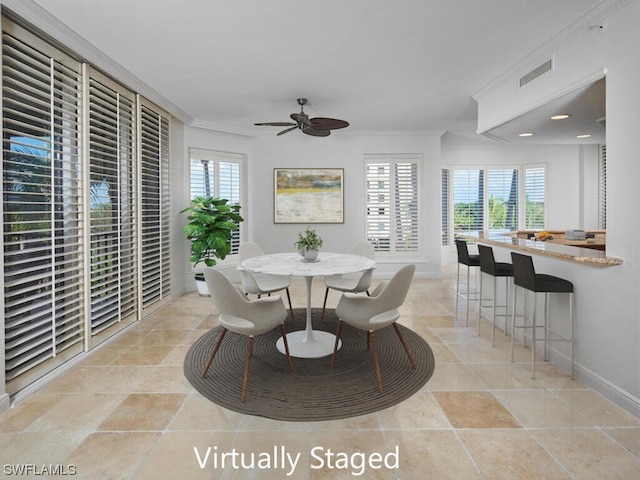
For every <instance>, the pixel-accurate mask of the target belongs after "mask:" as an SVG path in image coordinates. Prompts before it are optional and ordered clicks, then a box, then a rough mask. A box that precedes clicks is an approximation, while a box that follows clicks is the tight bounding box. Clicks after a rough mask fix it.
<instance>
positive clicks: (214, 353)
mask: <svg viewBox="0 0 640 480" xmlns="http://www.w3.org/2000/svg"><path fill="white" fill-rule="evenodd" d="M226 334H227V329H226V328H223V329H222V333H221V334H220V337H218V341H217V342H216V346H215V347H214V348H213V352H211V356H210V357H209V360H208V361H207V365H206V367H204V371H203V372H202V378H204V376H205V375H206V374H207V372H208V371H209V367H210V366H211V362H213V357H215V356H216V353H218V349H219V348H220V344H221V343H222V339H223V338H224V336H225V335H226Z"/></svg>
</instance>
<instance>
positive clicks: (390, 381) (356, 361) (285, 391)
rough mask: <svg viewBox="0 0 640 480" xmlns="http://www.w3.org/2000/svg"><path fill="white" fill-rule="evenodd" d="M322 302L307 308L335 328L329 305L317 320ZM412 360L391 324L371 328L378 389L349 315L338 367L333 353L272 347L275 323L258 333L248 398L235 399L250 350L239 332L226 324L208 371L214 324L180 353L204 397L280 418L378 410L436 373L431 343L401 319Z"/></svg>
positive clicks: (301, 314)
mask: <svg viewBox="0 0 640 480" xmlns="http://www.w3.org/2000/svg"><path fill="white" fill-rule="evenodd" d="M320 313H321V309H319V308H318V309H315V308H314V309H312V317H313V328H314V330H324V331H327V332H331V333H335V332H336V329H337V322H338V319H337V316H336V315H335V311H334V310H333V309H327V310H326V312H325V318H324V322H323V323H320ZM294 314H295V318H296V320H295V322H291V321H290V320H288V319H287V321H286V322H285V327H286V329H287V332H293V331H296V330H303V329H304V325H305V318H306V309H304V308H296V309H294ZM398 327H399V328H400V330H401V332H402V335H403V337H404V339H405V341H406V343H407V345H408V347H409V349H410V351H411V353H412V355H413V357H414V359H415V361H416V366H417V368H415V369H414V368H412V366H411V363H410V361H409V359H408V358H407V354H406V353H405V351H404V349H403V348H402V344H401V343H400V339H399V338H398V335H397V334H396V332H395V331H394V329H393V327H392V326H390V327H387V328H385V329H382V330H377V331H376V333H375V334H376V342H377V345H378V356H379V360H380V371H381V373H382V383H383V386H384V392H382V393H380V391H379V390H378V381H377V378H376V373H375V367H374V363H373V356H372V354H371V352H370V351H369V350H367V348H366V346H367V345H366V332H363V331H360V330H357V329H355V328H353V327H351V326H350V325H347V324H346V323H345V324H343V327H342V335H341V340H342V347H341V348H340V350H338V354H337V357H336V364H335V368H334V369H333V370H332V369H331V355H329V356H327V357H323V358H315V359H306V358H296V357H292V358H291V363H292V366H293V373H289V371H288V369H287V361H286V357H285V356H284V355H283V354H282V353H280V352H279V351H278V350H277V349H276V341H277V340H278V338H280V329H279V328H276V329H274V330H272V331H271V332H269V333H266V334H264V335H261V336H257V337H255V342H254V349H253V357H252V359H251V370H250V372H249V384H248V389H247V398H246V401H245V402H244V403H243V402H242V401H241V400H240V396H241V392H242V379H243V376H244V367H245V361H246V354H247V340H248V338H247V337H246V336H244V335H238V334H235V333H233V332H227V334H226V336H225V338H224V339H223V340H222V344H221V346H220V349H219V350H218V353H217V354H216V357H215V359H214V360H213V363H212V364H211V367H210V368H209V371H208V372H207V376H206V377H205V378H202V377H201V374H202V371H203V370H204V366H205V364H206V362H207V360H208V358H209V355H211V352H212V351H213V348H214V346H215V343H216V341H217V339H218V336H219V335H220V332H221V331H222V328H221V327H217V328H214V329H212V330H211V331H209V332H207V333H206V334H204V335H203V336H202V337H200V338H199V339H198V340H196V341H195V342H194V344H193V345H192V346H191V348H190V349H189V351H188V352H187V354H186V356H185V360H184V374H185V377H186V378H187V380H189V382H190V383H191V385H193V387H194V388H195V389H196V390H197V391H198V392H200V393H201V394H202V395H203V396H204V397H205V398H207V399H209V400H211V401H212V402H214V403H216V404H218V405H221V406H223V407H225V408H228V409H230V410H233V411H236V412H240V413H245V414H249V415H257V416H262V417H267V418H272V419H275V420H285V421H297V422H305V421H319V420H337V419H341V418H349V417H355V416H358V415H365V414H367V413H372V412H376V411H379V410H382V409H385V408H388V407H390V406H392V405H396V404H398V403H400V402H401V401H403V400H405V399H407V398H409V397H410V396H411V395H413V394H414V393H416V392H417V391H418V390H420V389H421V388H422V387H423V386H424V385H425V384H426V383H427V381H428V380H429V378H431V376H432V375H433V371H434V367H435V359H434V356H433V351H432V350H431V347H430V346H429V344H428V343H427V342H426V341H425V340H424V339H423V338H422V337H420V335H418V334H417V333H415V332H414V331H412V330H411V329H409V328H407V327H405V326H403V325H400V324H398Z"/></svg>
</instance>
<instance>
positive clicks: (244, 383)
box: [242, 335, 253, 402]
mask: <svg viewBox="0 0 640 480" xmlns="http://www.w3.org/2000/svg"><path fill="white" fill-rule="evenodd" d="M251 355H253V335H251V336H250V337H249V342H248V344H247V363H246V364H245V367H244V379H243V381H242V401H243V402H244V400H245V399H246V398H247V384H248V383H249V367H250V366H251Z"/></svg>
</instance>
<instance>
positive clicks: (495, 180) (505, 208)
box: [487, 168, 518, 230]
mask: <svg viewBox="0 0 640 480" xmlns="http://www.w3.org/2000/svg"><path fill="white" fill-rule="evenodd" d="M487 193H488V199H487V219H488V222H489V224H488V228H489V229H490V230H504V229H506V230H517V229H518V170H517V169H514V168H510V169H489V170H487Z"/></svg>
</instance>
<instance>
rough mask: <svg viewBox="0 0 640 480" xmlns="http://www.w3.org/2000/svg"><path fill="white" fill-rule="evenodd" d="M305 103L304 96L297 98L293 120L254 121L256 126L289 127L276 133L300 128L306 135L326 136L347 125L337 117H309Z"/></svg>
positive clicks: (347, 123)
mask: <svg viewBox="0 0 640 480" xmlns="http://www.w3.org/2000/svg"><path fill="white" fill-rule="evenodd" d="M306 104H307V99H306V98H299V99H298V105H300V113H292V114H291V115H290V116H291V119H292V120H295V123H293V122H265V123H256V124H255V125H258V126H268V127H289V128H286V129H284V130H282V131H281V132H278V135H284V134H285V133H289V132H292V131H293V130H296V129H300V130H302V133H306V134H307V135H311V136H314V137H328V136H329V135H331V130H337V129H339V128H345V127H348V126H349V122H345V121H344V120H338V119H337V118H326V117H316V118H309V115H307V114H306V113H304V106H305V105H306Z"/></svg>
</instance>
